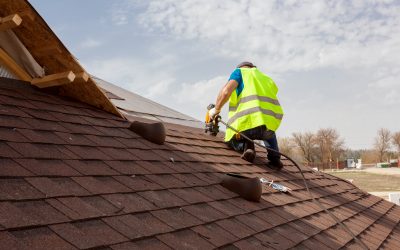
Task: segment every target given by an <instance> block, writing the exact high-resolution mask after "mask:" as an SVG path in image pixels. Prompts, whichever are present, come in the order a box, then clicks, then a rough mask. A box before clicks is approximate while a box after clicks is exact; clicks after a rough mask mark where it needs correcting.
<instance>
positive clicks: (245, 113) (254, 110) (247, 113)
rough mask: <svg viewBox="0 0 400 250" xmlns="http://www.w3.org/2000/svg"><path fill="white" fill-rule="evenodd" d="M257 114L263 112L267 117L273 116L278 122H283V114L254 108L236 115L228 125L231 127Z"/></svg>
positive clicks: (230, 119)
mask: <svg viewBox="0 0 400 250" xmlns="http://www.w3.org/2000/svg"><path fill="white" fill-rule="evenodd" d="M255 112H261V113H263V114H265V115H270V116H273V117H275V118H276V119H278V120H282V118H283V114H277V113H275V112H274V111H272V110H268V109H262V108H260V107H254V108H250V109H246V110H243V111H240V112H237V113H236V114H235V115H233V116H232V117H230V118H229V120H228V124H229V125H230V124H232V123H234V122H235V121H236V120H237V119H238V118H240V117H243V116H246V115H249V114H252V113H255Z"/></svg>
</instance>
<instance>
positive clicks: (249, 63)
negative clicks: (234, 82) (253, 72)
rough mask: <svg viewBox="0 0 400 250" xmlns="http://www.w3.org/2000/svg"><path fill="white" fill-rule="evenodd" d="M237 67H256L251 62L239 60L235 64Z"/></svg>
mask: <svg viewBox="0 0 400 250" xmlns="http://www.w3.org/2000/svg"><path fill="white" fill-rule="evenodd" d="M236 67H237V68H256V65H254V64H252V63H251V62H241V63H239V64H238V66H236Z"/></svg>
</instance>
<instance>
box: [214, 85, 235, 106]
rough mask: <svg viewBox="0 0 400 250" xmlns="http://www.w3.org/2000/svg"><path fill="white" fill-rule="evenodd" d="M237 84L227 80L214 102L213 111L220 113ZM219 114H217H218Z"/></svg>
mask: <svg viewBox="0 0 400 250" xmlns="http://www.w3.org/2000/svg"><path fill="white" fill-rule="evenodd" d="M237 86H238V82H237V81H235V80H229V81H228V82H227V83H226V84H225V86H224V87H223V88H222V89H221V90H220V91H219V93H218V97H217V101H216V102H215V109H216V110H217V111H221V109H222V107H223V106H224V104H225V103H226V102H227V101H228V100H229V97H230V96H231V94H232V92H233V91H234V90H235V89H236V88H237ZM218 113H219V112H218Z"/></svg>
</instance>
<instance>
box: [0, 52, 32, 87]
mask: <svg viewBox="0 0 400 250" xmlns="http://www.w3.org/2000/svg"><path fill="white" fill-rule="evenodd" d="M0 64H2V65H3V66H4V67H6V68H7V69H8V70H9V71H10V72H11V73H12V74H13V75H15V76H16V77H18V78H19V79H21V80H23V81H27V82H30V81H32V77H31V76H30V75H29V74H28V73H27V72H26V71H25V70H24V69H23V68H21V67H20V66H19V65H18V64H17V63H16V62H15V61H14V60H13V59H12V58H11V57H10V56H9V55H8V54H7V52H5V51H4V50H3V49H2V48H0Z"/></svg>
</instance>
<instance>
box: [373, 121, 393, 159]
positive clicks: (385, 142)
mask: <svg viewBox="0 0 400 250" xmlns="http://www.w3.org/2000/svg"><path fill="white" fill-rule="evenodd" d="M390 139H391V133H390V131H389V130H388V129H385V128H381V129H379V130H378V134H377V136H376V137H375V150H376V152H377V154H378V160H379V162H383V158H384V156H385V154H386V153H387V152H388V151H389V149H390Z"/></svg>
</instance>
